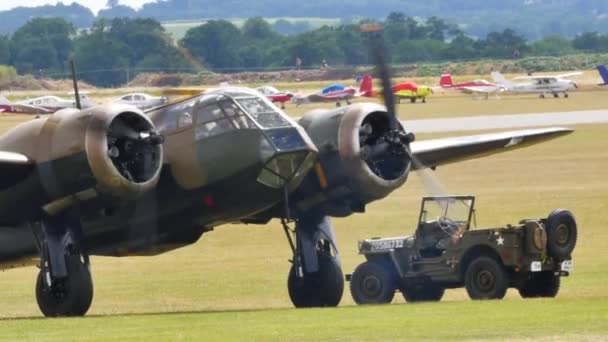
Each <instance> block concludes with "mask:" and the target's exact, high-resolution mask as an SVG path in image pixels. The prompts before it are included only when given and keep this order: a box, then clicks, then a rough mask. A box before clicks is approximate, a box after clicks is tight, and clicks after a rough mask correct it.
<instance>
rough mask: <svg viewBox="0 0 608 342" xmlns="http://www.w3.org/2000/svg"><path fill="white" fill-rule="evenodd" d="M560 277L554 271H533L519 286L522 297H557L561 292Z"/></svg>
mask: <svg viewBox="0 0 608 342" xmlns="http://www.w3.org/2000/svg"><path fill="white" fill-rule="evenodd" d="M559 285H560V277H559V276H556V275H555V274H553V272H551V271H550V272H538V273H531V274H530V275H529V276H528V279H526V281H524V283H523V284H522V285H521V286H520V287H519V288H518V290H519V294H520V295H521V297H522V298H534V297H551V298H552V297H555V296H557V293H558V292H559Z"/></svg>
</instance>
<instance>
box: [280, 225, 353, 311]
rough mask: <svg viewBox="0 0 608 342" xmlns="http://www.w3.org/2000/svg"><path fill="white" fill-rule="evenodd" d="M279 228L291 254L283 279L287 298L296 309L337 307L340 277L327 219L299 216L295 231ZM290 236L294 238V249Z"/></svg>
mask: <svg viewBox="0 0 608 342" xmlns="http://www.w3.org/2000/svg"><path fill="white" fill-rule="evenodd" d="M283 228H284V229H285V233H286V234H287V237H288V240H289V243H290V245H291V247H292V250H293V252H294V257H293V261H292V266H291V269H290V270H289V276H288V278H287V289H288V291H289V298H290V299H291V302H292V303H293V305H294V306H295V307H297V308H306V307H326V306H337V305H338V304H339V303H340V300H341V299H342V293H343V292H344V275H343V273H342V267H341V264H340V259H339V256H338V250H337V247H336V243H335V237H334V236H335V235H334V232H333V228H332V227H331V223H330V222H329V218H328V217H326V216H321V215H310V214H308V215H302V216H300V217H299V218H298V219H297V220H296V228H295V230H293V231H292V230H291V229H290V228H289V227H288V226H287V223H286V222H285V221H283ZM291 235H295V240H296V243H295V245H294V242H293V239H292V237H291Z"/></svg>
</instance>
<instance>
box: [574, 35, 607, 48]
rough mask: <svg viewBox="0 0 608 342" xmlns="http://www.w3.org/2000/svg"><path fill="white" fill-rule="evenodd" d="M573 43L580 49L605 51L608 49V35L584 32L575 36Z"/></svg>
mask: <svg viewBox="0 0 608 342" xmlns="http://www.w3.org/2000/svg"><path fill="white" fill-rule="evenodd" d="M572 45H573V46H574V48H575V49H578V50H585V51H592V52H605V51H608V35H601V34H599V33H597V32H584V33H582V34H580V35H577V36H576V37H575V38H574V40H573V41H572Z"/></svg>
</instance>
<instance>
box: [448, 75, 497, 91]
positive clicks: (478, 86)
mask: <svg viewBox="0 0 608 342" xmlns="http://www.w3.org/2000/svg"><path fill="white" fill-rule="evenodd" d="M439 85H440V86H441V87H442V88H444V89H457V90H460V91H463V92H465V93H482V94H486V97H487V96H488V95H489V94H491V93H495V92H498V91H501V90H503V87H502V86H500V85H498V84H496V83H492V82H488V81H486V80H474V81H468V82H460V83H454V81H453V80H452V75H451V74H443V75H441V78H440V79H439Z"/></svg>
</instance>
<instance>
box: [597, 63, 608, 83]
mask: <svg viewBox="0 0 608 342" xmlns="http://www.w3.org/2000/svg"><path fill="white" fill-rule="evenodd" d="M597 71H598V72H599V73H600V76H602V81H604V83H602V85H608V69H606V66H605V65H598V66H597Z"/></svg>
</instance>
